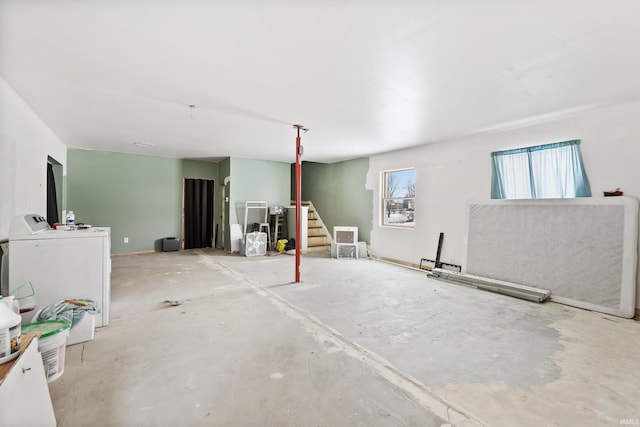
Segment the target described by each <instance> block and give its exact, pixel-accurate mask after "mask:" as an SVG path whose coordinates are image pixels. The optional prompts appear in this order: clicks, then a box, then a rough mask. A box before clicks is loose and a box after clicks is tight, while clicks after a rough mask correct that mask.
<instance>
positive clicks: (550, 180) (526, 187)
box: [491, 140, 591, 199]
mask: <svg viewBox="0 0 640 427" xmlns="http://www.w3.org/2000/svg"><path fill="white" fill-rule="evenodd" d="M491 159H492V179H491V198H492V199H549V198H567V197H591V189H590V187H589V181H588V179H587V175H586V173H585V171H584V165H583V163H582V155H581V154H580V141H579V140H574V141H565V142H559V143H555V144H547V145H538V146H535V147H527V148H519V149H516V150H506V151H496V152H494V153H491Z"/></svg>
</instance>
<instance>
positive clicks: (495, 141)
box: [367, 102, 640, 307]
mask: <svg viewBox="0 0 640 427" xmlns="http://www.w3.org/2000/svg"><path fill="white" fill-rule="evenodd" d="M639 118H640V102H634V103H629V104H624V105H619V106H616V107H609V108H602V109H598V110H594V111H590V112H587V113H583V114H581V115H578V116H573V117H569V118H564V119H558V120H555V121H549V122H546V123H542V124H538V125H532V126H528V127H522V128H518V129H511V130H506V131H502V132H493V133H483V134H479V135H475V136H472V137H467V138H461V139H457V140H453V141H449V142H444V143H438V144H431V145H424V146H420V147H417V148H412V149H407V150H402V151H397V152H393V153H387V154H381V155H377V156H373V157H371V158H370V168H369V173H368V175H367V188H369V189H371V190H373V200H374V206H375V207H379V206H380V202H379V198H380V172H381V171H384V170H389V169H398V168H405V167H411V166H413V167H415V168H416V227H415V229H413V230H404V229H395V228H387V227H380V226H379V224H380V209H374V218H373V230H372V233H371V250H372V253H373V254H375V255H376V256H380V257H385V258H391V259H396V260H400V261H404V262H409V263H413V264H418V263H419V262H420V258H431V259H434V258H435V256H436V249H437V246H438V235H439V233H440V232H443V233H444V234H445V237H444V245H443V250H442V256H441V260H442V261H444V262H452V263H456V264H460V262H461V261H462V253H463V234H464V232H465V203H466V202H467V200H469V199H483V198H486V199H489V198H490V189H491V162H490V153H491V152H492V151H497V150H506V149H510V148H517V147H525V146H531V145H539V144H546V143H552V142H559V141H565V140H570V139H580V140H581V141H582V144H581V151H582V155H583V160H584V164H585V168H586V171H587V176H588V178H589V181H590V183H591V191H592V194H593V196H594V197H602V192H603V191H608V190H613V189H615V188H616V187H620V188H621V189H622V190H623V191H624V194H625V195H627V196H632V197H635V198H640V172H638V171H639V170H640V167H639V165H638V163H639V162H640V120H639ZM602 262H603V263H606V260H604V259H603V260H602ZM637 280H638V279H637ZM636 307H640V280H638V291H637V292H636Z"/></svg>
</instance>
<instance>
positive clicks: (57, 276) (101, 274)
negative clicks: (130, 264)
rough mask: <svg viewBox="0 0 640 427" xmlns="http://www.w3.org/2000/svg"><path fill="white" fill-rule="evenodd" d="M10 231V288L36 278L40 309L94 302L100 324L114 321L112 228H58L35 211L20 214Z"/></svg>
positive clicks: (98, 323) (32, 281)
mask: <svg viewBox="0 0 640 427" xmlns="http://www.w3.org/2000/svg"><path fill="white" fill-rule="evenodd" d="M10 233H11V234H10V235H9V288H10V290H15V289H16V288H18V287H19V286H21V285H22V284H24V283H26V282H31V284H32V285H33V288H34V291H35V310H38V309H40V308H43V307H45V306H47V305H49V304H53V303H56V302H58V301H63V300H67V299H78V298H85V299H90V300H93V301H95V302H96V305H97V307H98V308H99V309H100V313H98V314H97V315H96V317H95V322H96V327H100V326H106V325H108V324H109V305H110V301H111V243H110V229H109V228H108V227H91V228H88V229H84V230H78V229H74V230H63V231H61V230H53V229H51V228H50V227H49V225H48V224H47V222H46V220H45V219H44V218H43V217H42V216H40V215H36V214H29V215H24V216H21V217H16V218H14V220H13V222H12V224H11V231H10ZM25 320H27V319H25V318H24V317H23V321H25ZM29 320H30V319H29Z"/></svg>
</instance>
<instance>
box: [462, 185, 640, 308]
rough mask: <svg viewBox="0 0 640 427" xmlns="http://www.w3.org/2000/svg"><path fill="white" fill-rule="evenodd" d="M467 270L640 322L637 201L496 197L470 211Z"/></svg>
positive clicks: (478, 203) (467, 237) (465, 268)
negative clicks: (639, 305) (639, 316)
mask: <svg viewBox="0 0 640 427" xmlns="http://www.w3.org/2000/svg"><path fill="white" fill-rule="evenodd" d="M467 219H468V221H467V227H468V230H467V236H466V241H465V245H466V260H465V261H464V262H463V267H464V270H465V272H467V273H469V274H474V275H478V276H483V277H490V278H494V279H499V280H505V281H509V282H514V283H519V284H523V285H527V286H533V287H538V288H544V289H549V290H551V299H552V300H555V301H558V302H562V303H566V304H570V305H574V306H577V307H582V308H587V309H593V310H597V311H601V312H604V313H610V314H615V315H619V316H623V317H633V315H634V305H635V291H636V264H637V237H638V228H637V227H638V201H637V200H636V199H633V198H630V197H612V198H581V199H543V200H489V201H480V202H475V201H474V202H470V203H469V204H468V209H467Z"/></svg>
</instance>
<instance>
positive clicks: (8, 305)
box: [0, 296, 22, 364]
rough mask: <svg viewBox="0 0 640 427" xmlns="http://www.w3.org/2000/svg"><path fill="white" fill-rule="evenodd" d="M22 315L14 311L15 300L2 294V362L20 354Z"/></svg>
mask: <svg viewBox="0 0 640 427" xmlns="http://www.w3.org/2000/svg"><path fill="white" fill-rule="evenodd" d="M21 321H22V317H20V315H19V314H16V313H15V312H14V311H13V301H9V300H4V299H2V297H1V296H0V364H2V363H5V362H8V361H10V360H13V359H15V358H16V357H18V355H19V354H20V337H21V335H20V332H21V329H20V322H21Z"/></svg>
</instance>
